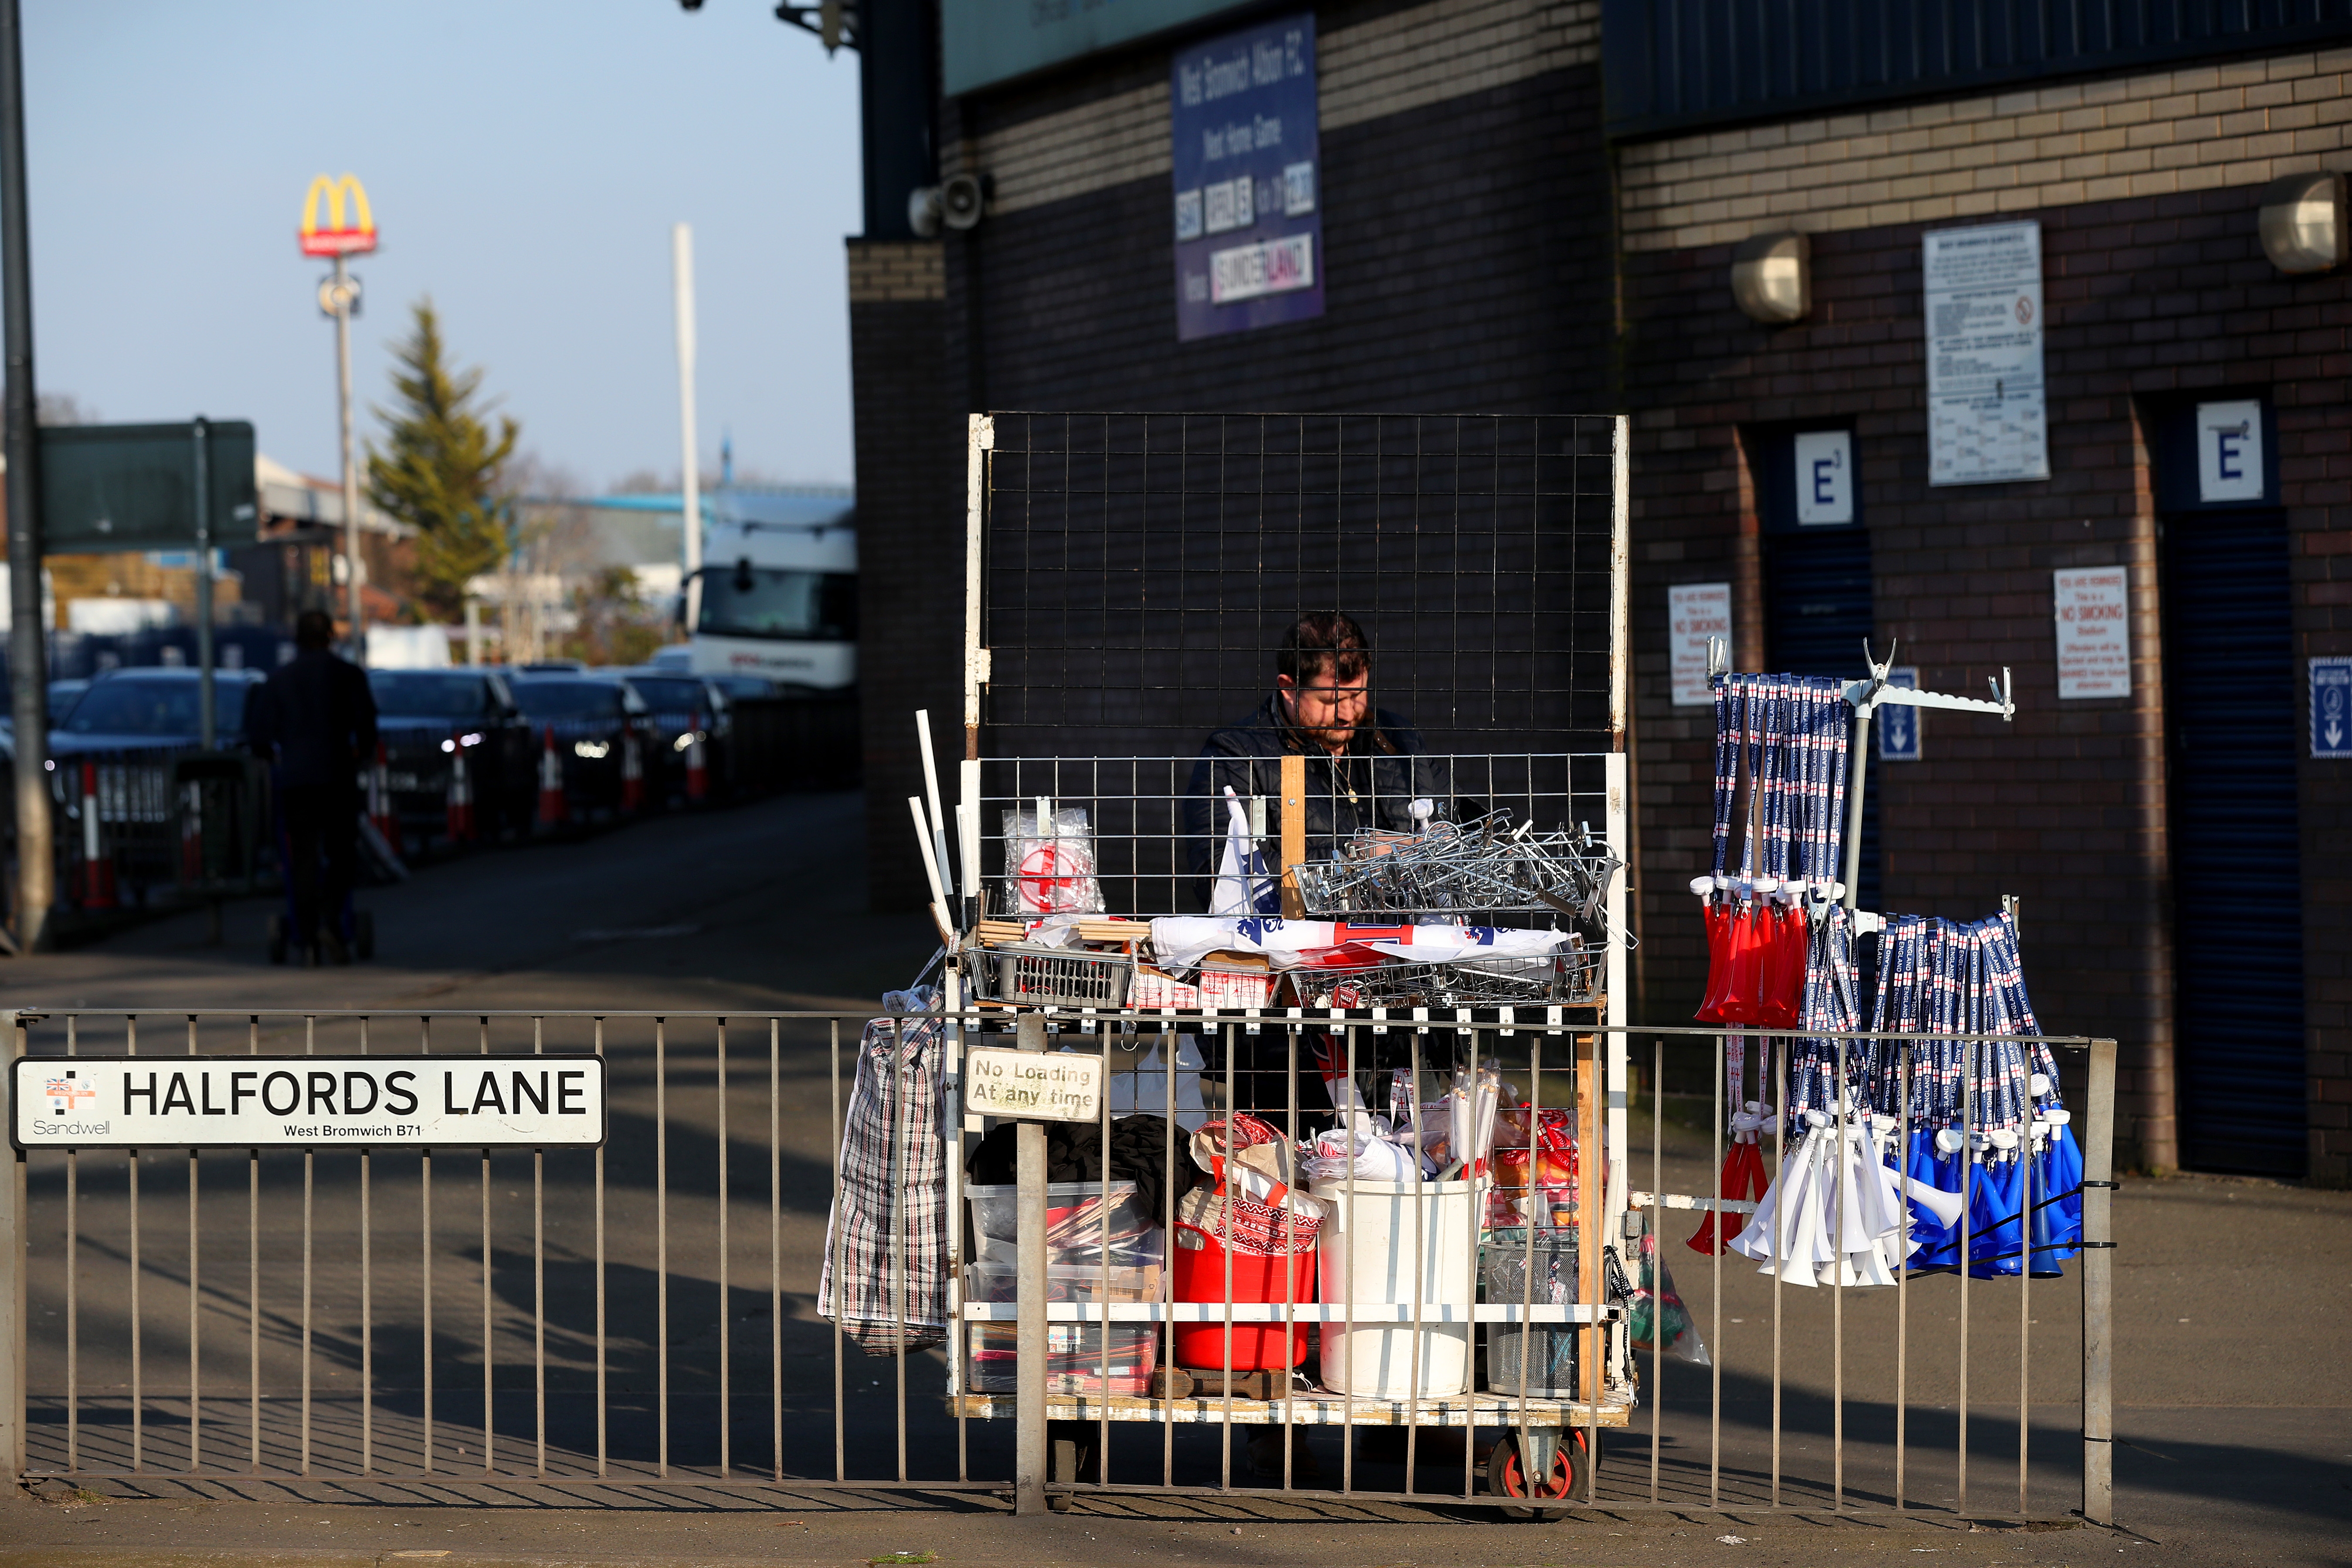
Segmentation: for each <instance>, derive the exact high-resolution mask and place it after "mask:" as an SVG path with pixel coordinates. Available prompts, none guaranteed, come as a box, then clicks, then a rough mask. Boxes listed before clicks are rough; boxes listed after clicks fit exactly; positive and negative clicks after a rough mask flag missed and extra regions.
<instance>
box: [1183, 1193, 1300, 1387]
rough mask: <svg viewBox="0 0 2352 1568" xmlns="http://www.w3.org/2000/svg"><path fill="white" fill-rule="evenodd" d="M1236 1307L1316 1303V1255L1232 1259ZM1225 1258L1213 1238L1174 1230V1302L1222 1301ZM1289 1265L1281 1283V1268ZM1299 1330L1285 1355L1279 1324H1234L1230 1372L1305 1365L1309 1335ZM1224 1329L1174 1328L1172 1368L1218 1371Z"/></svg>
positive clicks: (1217, 1325)
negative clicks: (1245, 1303) (1246, 1303)
mask: <svg viewBox="0 0 2352 1568" xmlns="http://www.w3.org/2000/svg"><path fill="white" fill-rule="evenodd" d="M1232 1257H1233V1267H1234V1276H1233V1279H1234V1295H1233V1299H1234V1300H1235V1301H1237V1302H1238V1301H1276V1302H1279V1301H1285V1300H1295V1301H1297V1303H1298V1304H1299V1305H1301V1306H1305V1305H1307V1303H1309V1302H1311V1301H1313V1300H1315V1249H1314V1248H1313V1247H1311V1246H1310V1247H1308V1248H1307V1250H1306V1251H1304V1252H1300V1253H1296V1254H1294V1255H1293V1256H1291V1257H1290V1258H1261V1257H1257V1256H1255V1255H1254V1254H1252V1253H1248V1252H1243V1251H1238V1250H1236V1251H1235V1252H1234V1253H1233V1255H1232ZM1225 1258H1226V1253H1225V1249H1224V1247H1223V1246H1221V1245H1219V1243H1218V1241H1217V1238H1216V1237H1215V1236H1214V1235H1213V1234H1211V1233H1210V1232H1208V1231H1204V1230H1201V1229H1198V1228H1196V1227H1194V1226H1189V1225H1184V1224H1181V1223H1180V1224H1179V1225H1178V1226H1177V1227H1176V1300H1179V1301H1219V1302H1222V1301H1223V1300H1224V1299H1225ZM1285 1263H1287V1264H1288V1265H1289V1268H1288V1270H1287V1274H1288V1282H1287V1284H1286V1283H1285V1278H1284V1277H1285V1272H1286V1271H1285V1269H1284V1268H1283V1265H1284V1264H1285ZM1307 1327H1308V1325H1307V1324H1305V1323H1300V1324H1298V1325H1297V1327H1296V1328H1295V1329H1293V1330H1292V1331H1291V1333H1290V1353H1289V1354H1288V1355H1287V1356H1285V1355H1284V1354H1283V1348H1282V1340H1283V1330H1282V1325H1281V1324H1280V1323H1235V1324H1234V1327H1233V1355H1234V1359H1233V1363H1232V1365H1233V1369H1234V1371H1235V1372H1256V1371H1259V1370H1261V1369H1263V1368H1269V1367H1284V1368H1288V1367H1294V1366H1297V1365H1299V1364H1300V1363H1303V1362H1305V1361H1306V1359H1307ZM1225 1332H1226V1331H1225V1325H1224V1324H1223V1323H1179V1324H1177V1325H1176V1336H1175V1337H1176V1364H1177V1365H1178V1366H1187V1367H1195V1368H1199V1369H1201V1370H1203V1371H1210V1372H1215V1371H1222V1370H1223V1368H1224V1366H1225V1365H1226V1362H1225Z"/></svg>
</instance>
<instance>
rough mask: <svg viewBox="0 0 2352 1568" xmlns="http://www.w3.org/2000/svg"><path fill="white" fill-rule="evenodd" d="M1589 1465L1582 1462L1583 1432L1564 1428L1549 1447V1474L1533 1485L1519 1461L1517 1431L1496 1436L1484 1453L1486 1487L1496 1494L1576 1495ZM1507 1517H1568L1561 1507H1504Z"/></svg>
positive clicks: (1544, 1518) (1581, 1492)
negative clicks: (1556, 1444)
mask: <svg viewBox="0 0 2352 1568" xmlns="http://www.w3.org/2000/svg"><path fill="white" fill-rule="evenodd" d="M1590 1470H1591V1467H1590V1466H1589V1465H1588V1464H1587V1463H1586V1462H1585V1451H1584V1434H1583V1433H1582V1432H1580V1431H1578V1432H1563V1433H1561V1434H1560V1436H1559V1445H1558V1446H1557V1447H1555V1448H1554V1449H1553V1450H1552V1462H1551V1474H1550V1475H1549V1476H1546V1477H1544V1478H1542V1479H1541V1480H1540V1482H1538V1484H1537V1485H1536V1486H1535V1487H1534V1488H1533V1489H1529V1487H1528V1478H1527V1477H1526V1476H1525V1475H1524V1474H1523V1473H1522V1471H1521V1467H1520V1464H1519V1439H1518V1436H1517V1434H1516V1433H1509V1434H1506V1435H1505V1436H1501V1437H1497V1438H1496V1439H1495V1447H1494V1448H1493V1450H1492V1451H1491V1452H1489V1453H1488V1454H1487V1456H1486V1489H1487V1491H1489V1492H1490V1493H1492V1494H1494V1495H1495V1496H1496V1497H1533V1498H1575V1497H1580V1496H1582V1495H1583V1492H1584V1485H1585V1478H1586V1476H1587V1475H1588V1474H1589V1473H1590ZM1502 1511H1503V1514H1504V1516H1505V1517H1506V1518H1509V1519H1533V1520H1556V1519H1565V1518H1567V1517H1568V1510H1566V1509H1564V1508H1506V1509H1504V1510H1502Z"/></svg>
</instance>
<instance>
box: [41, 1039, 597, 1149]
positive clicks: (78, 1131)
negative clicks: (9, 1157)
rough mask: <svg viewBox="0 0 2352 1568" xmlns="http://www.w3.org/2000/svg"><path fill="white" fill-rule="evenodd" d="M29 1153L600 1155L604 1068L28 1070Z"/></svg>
mask: <svg viewBox="0 0 2352 1568" xmlns="http://www.w3.org/2000/svg"><path fill="white" fill-rule="evenodd" d="M10 1078H11V1088H12V1089H13V1093H12V1094H11V1096H10V1104H11V1111H12V1114H11V1116H10V1118H9V1126H8V1132H9V1138H10V1141H11V1142H14V1143H15V1144H16V1147H17V1148H19V1149H162V1148H170V1149H267V1148H289V1147H290V1148H304V1149H319V1148H354V1149H356V1148H366V1147H381V1146H383V1145H387V1144H397V1145H404V1146H407V1147H413V1148H420V1149H431V1148H467V1149H541V1148H556V1147H559V1146H560V1147H564V1148H593V1147H594V1146H595V1145H597V1144H600V1143H602V1142H604V1058H602V1057H591V1056H539V1055H533V1054H517V1055H513V1056H505V1055H499V1056H486V1057H484V1056H455V1055H445V1056H391V1055H386V1056H365V1057H290V1056H289V1057H278V1056H266V1057H89V1056H73V1057H19V1058H16V1063H15V1068H14V1071H13V1072H12V1073H11V1074H10Z"/></svg>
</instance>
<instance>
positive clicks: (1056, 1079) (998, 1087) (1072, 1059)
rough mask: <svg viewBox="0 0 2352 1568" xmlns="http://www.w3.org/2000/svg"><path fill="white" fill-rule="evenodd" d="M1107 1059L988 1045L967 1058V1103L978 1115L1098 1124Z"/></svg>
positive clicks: (965, 1078)
mask: <svg viewBox="0 0 2352 1568" xmlns="http://www.w3.org/2000/svg"><path fill="white" fill-rule="evenodd" d="M1103 1066H1104V1063H1103V1059H1102V1058H1100V1057H1090V1056H1084V1055H1081V1054H1079V1053H1076V1052H1064V1051H1008V1050H1004V1049H1003V1048H1001V1047H992V1046H983V1047H981V1048H980V1049H978V1050H974V1051H971V1052H970V1053H968V1054H967V1055H966V1056H965V1057H964V1066H963V1105H964V1110H965V1111H966V1112H968V1113H969V1114H971V1115H974V1116H1017V1117H1020V1118H1023V1119H1024V1120H1025V1121H1097V1120H1099V1119H1100V1118H1101V1116H1102V1095H1103Z"/></svg>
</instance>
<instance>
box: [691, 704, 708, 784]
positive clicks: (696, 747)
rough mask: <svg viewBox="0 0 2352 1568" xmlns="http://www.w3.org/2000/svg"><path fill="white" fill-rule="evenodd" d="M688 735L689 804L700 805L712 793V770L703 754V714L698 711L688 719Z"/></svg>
mask: <svg viewBox="0 0 2352 1568" xmlns="http://www.w3.org/2000/svg"><path fill="white" fill-rule="evenodd" d="M686 736H687V740H686V799H687V804H688V805H701V804H702V803H703V801H704V800H705V799H707V798H708V797H709V795H710V770H709V765H708V764H707V763H705V762H704V760H703V754H702V715H701V714H699V713H697V714H695V715H694V716H693V717H692V718H691V719H688V721H687V731H686Z"/></svg>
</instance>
